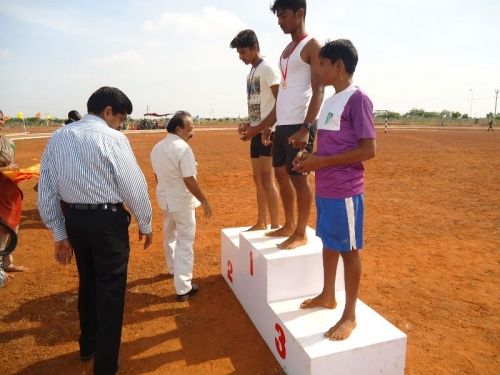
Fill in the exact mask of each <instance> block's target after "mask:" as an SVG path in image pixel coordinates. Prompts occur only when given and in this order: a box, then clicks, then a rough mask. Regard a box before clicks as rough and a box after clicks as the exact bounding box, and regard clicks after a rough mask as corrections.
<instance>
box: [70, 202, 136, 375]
mask: <svg viewBox="0 0 500 375" xmlns="http://www.w3.org/2000/svg"><path fill="white" fill-rule="evenodd" d="M64 211H65V218H66V231H67V233H68V239H69V241H70V243H71V245H72V246H73V248H74V250H75V257H76V263H77V266H78V275H79V279H80V285H79V290H78V312H79V315H80V330H81V334H80V340H79V342H80V354H81V355H88V354H90V353H93V352H95V359H94V374H96V375H101V374H103V375H104V374H106V375H107V374H115V373H116V372H117V370H118V354H119V351H120V341H121V332H122V323H123V307H124V302H125V289H126V284H127V266H128V259H129V252H130V247H129V237H128V226H129V223H130V214H129V213H128V212H127V211H126V210H125V209H124V208H116V209H113V210H111V209H110V210H106V211H103V210H95V211H84V210H76V209H70V208H66V209H65V210H64Z"/></svg>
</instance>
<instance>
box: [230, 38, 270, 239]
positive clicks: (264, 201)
mask: <svg viewBox="0 0 500 375" xmlns="http://www.w3.org/2000/svg"><path fill="white" fill-rule="evenodd" d="M230 47H231V48H236V51H237V52H238V55H239V57H240V60H241V61H243V63H244V64H246V65H251V66H252V68H251V69H250V73H249V74H248V77H247V100H248V119H249V121H250V123H249V124H245V128H242V127H240V128H239V129H238V132H239V133H240V134H241V135H242V139H243V140H247V137H246V132H247V130H248V128H247V127H248V126H250V127H256V126H259V125H260V126H261V127H263V128H265V131H270V130H271V127H272V126H273V125H274V124H275V123H276V113H275V109H274V104H275V102H276V96H277V95H278V86H279V83H280V76H279V72H278V69H277V68H276V67H274V66H273V65H271V64H270V63H269V62H268V61H266V60H264V59H263V58H262V57H261V55H260V48H259V41H258V39H257V35H255V32H254V31H253V30H243V31H241V32H239V33H238V35H236V36H235V37H234V39H233V40H232V41H231V44H230ZM250 158H251V160H252V172H253V180H254V183H255V188H256V190H257V213H258V215H257V223H256V224H255V225H254V226H253V227H251V228H250V229H249V230H260V229H266V228H267V220H266V211H269V218H270V221H271V228H277V227H278V220H279V207H278V199H279V198H278V189H277V188H276V185H275V183H274V174H273V166H272V163H271V142H267V143H266V144H264V143H263V141H262V136H261V134H260V133H257V134H256V135H255V136H253V137H252V138H251V141H250Z"/></svg>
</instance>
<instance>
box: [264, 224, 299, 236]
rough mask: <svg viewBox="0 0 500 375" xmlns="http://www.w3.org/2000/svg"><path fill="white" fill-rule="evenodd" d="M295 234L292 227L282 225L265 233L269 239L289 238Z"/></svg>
mask: <svg viewBox="0 0 500 375" xmlns="http://www.w3.org/2000/svg"><path fill="white" fill-rule="evenodd" d="M293 232H295V228H294V227H292V226H288V225H284V226H282V227H281V228H278V229H276V230H272V231H270V232H266V236H269V237H285V236H291V235H292V234H293Z"/></svg>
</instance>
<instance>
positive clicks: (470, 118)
mask: <svg viewBox="0 0 500 375" xmlns="http://www.w3.org/2000/svg"><path fill="white" fill-rule="evenodd" d="M469 91H470V109H469V122H471V121H472V102H473V101H474V93H473V92H472V89H469Z"/></svg>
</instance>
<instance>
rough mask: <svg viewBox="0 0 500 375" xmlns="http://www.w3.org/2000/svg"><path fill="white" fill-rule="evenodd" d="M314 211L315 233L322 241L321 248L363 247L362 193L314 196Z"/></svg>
mask: <svg viewBox="0 0 500 375" xmlns="http://www.w3.org/2000/svg"><path fill="white" fill-rule="evenodd" d="M316 211H317V220H316V235H317V236H318V237H319V238H321V241H323V248H325V249H329V250H335V251H351V250H358V249H362V248H363V194H360V195H356V196H354V197H351V198H345V199H333V198H321V197H316Z"/></svg>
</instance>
